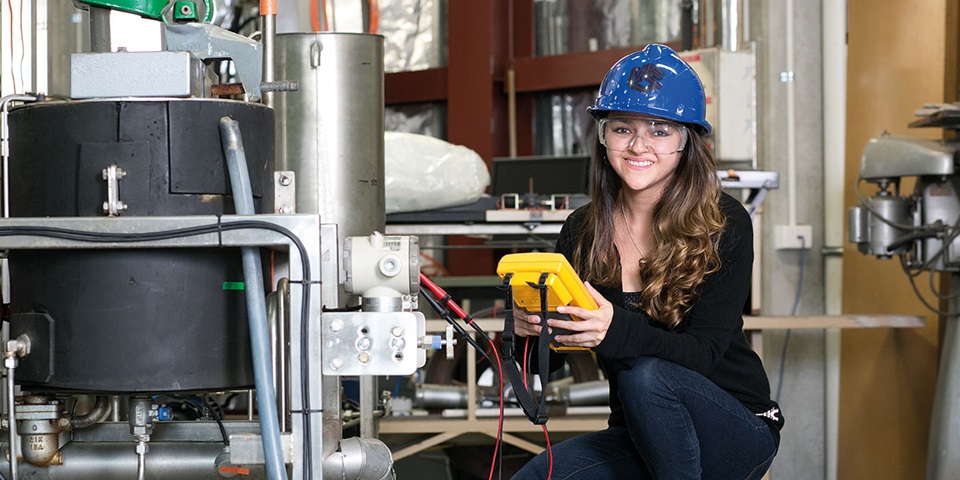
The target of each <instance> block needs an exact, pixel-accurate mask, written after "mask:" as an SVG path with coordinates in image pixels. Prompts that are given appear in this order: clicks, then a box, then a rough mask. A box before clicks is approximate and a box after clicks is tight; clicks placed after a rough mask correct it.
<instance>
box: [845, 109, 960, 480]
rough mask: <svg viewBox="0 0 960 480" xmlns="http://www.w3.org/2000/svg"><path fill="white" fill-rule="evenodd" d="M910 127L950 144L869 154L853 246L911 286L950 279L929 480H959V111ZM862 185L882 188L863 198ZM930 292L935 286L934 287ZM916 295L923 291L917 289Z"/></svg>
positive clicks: (901, 144) (879, 144)
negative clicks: (898, 268) (929, 277)
mask: <svg viewBox="0 0 960 480" xmlns="http://www.w3.org/2000/svg"><path fill="white" fill-rule="evenodd" d="M918 115H920V116H921V119H919V120H916V121H914V122H913V123H911V124H910V126H911V127H938V128H943V129H945V130H946V131H947V132H949V133H950V135H948V136H949V137H951V138H950V139H948V140H922V139H916V138H907V137H894V136H889V135H883V136H880V137H877V138H873V139H871V140H870V141H869V142H867V145H866V146H865V147H864V150H863V156H862V157H861V163H860V174H859V178H858V180H857V195H858V201H857V206H856V207H854V208H851V209H850V212H849V218H848V220H849V241H850V242H854V243H856V244H857V248H858V250H859V251H860V252H861V253H863V254H866V255H875V256H877V257H878V258H891V257H894V256H896V257H898V259H899V261H900V263H901V265H902V266H903V270H904V273H906V274H907V275H908V276H909V278H910V281H911V284H912V283H913V281H914V277H915V276H916V275H918V274H920V273H922V272H924V271H926V272H931V273H932V272H941V273H946V274H949V275H950V288H951V291H950V292H949V293H948V294H942V293H939V292H935V293H937V296H938V297H939V298H940V299H943V300H946V301H947V303H948V304H949V307H948V308H947V309H946V311H941V309H940V308H939V306H937V305H930V304H929V303H927V302H926V301H925V300H924V299H923V297H920V300H921V301H923V302H924V304H925V305H927V307H928V308H930V310H931V311H932V312H934V313H936V314H938V315H941V318H944V319H945V322H944V334H943V343H942V350H941V353H940V367H939V370H938V374H937V375H938V376H937V390H936V395H935V398H934V404H933V418H932V420H931V427H930V445H929V453H928V460H927V476H926V478H927V479H928V480H946V479H948V478H955V476H956V472H957V471H958V469H960V405H958V404H957V403H956V401H955V399H957V398H958V397H960V344H958V340H960V338H958V337H960V329H958V326H957V318H956V317H957V316H958V314H960V176H958V173H960V170H958V166H960V140H958V139H957V132H958V131H960V104H951V105H936V106H932V107H927V108H925V109H924V110H921V111H920V112H918ZM907 177H914V179H915V186H914V188H913V190H912V191H911V192H903V193H901V191H900V185H901V183H902V182H903V181H904V178H907ZM861 182H868V183H871V184H874V185H875V186H876V187H877V189H878V190H877V192H876V194H874V195H873V196H870V197H862V196H861V191H860V184H861ZM931 285H932V283H931ZM914 290H915V291H917V294H918V296H919V291H918V290H917V289H916V285H914Z"/></svg>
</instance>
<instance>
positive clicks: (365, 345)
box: [357, 337, 373, 351]
mask: <svg viewBox="0 0 960 480" xmlns="http://www.w3.org/2000/svg"><path fill="white" fill-rule="evenodd" d="M371 345H373V341H372V340H370V337H360V338H359V339H357V349H358V350H362V351H366V350H370V346H371Z"/></svg>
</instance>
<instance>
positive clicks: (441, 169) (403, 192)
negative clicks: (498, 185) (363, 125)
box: [384, 132, 490, 213]
mask: <svg viewBox="0 0 960 480" xmlns="http://www.w3.org/2000/svg"><path fill="white" fill-rule="evenodd" d="M384 161H385V165H384V174H385V178H384V189H385V195H386V206H387V213H397V212H417V211H421V210H433V209H437V208H445V207H453V206H457V205H465V204H468V203H472V202H475V201H477V200H478V199H479V198H480V197H481V196H482V195H483V193H484V191H485V190H486V189H487V186H489V185H490V173H489V172H488V171H487V165H486V164H485V163H483V159H482V158H480V155H479V154H478V153H477V152H474V151H473V150H470V149H469V148H467V147H464V146H462V145H454V144H452V143H449V142H445V141H443V140H440V139H438V138H434V137H428V136H426V135H418V134H415V133H401V132H386V134H385V135H384Z"/></svg>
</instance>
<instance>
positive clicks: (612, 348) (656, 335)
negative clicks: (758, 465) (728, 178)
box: [534, 194, 783, 443]
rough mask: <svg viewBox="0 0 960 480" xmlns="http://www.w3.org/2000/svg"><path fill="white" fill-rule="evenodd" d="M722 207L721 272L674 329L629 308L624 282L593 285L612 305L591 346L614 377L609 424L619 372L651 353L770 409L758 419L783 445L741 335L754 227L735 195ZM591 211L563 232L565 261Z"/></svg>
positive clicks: (560, 248)
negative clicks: (604, 330) (609, 317)
mask: <svg viewBox="0 0 960 480" xmlns="http://www.w3.org/2000/svg"><path fill="white" fill-rule="evenodd" d="M720 208H721V210H722V212H723V214H724V215H725V216H726V224H725V226H724V229H723V232H722V233H721V236H720V245H719V253H720V261H721V266H720V270H718V271H716V272H714V273H712V274H710V275H708V276H706V277H705V278H704V282H703V284H701V286H700V294H699V297H697V299H696V300H695V302H694V304H693V306H692V308H691V310H690V311H689V313H688V314H687V315H685V316H684V318H683V320H682V321H681V322H680V324H679V325H678V326H677V327H676V328H675V329H673V330H667V329H666V328H665V326H664V325H663V324H662V323H659V322H656V321H654V320H652V319H651V318H650V317H649V316H648V315H647V314H645V313H642V312H637V311H632V310H630V309H629V308H627V307H625V302H624V294H623V290H622V289H621V288H620V287H616V288H604V287H602V286H598V285H594V286H595V287H596V288H597V291H599V292H600V293H601V294H602V295H603V296H604V298H606V299H607V300H608V301H610V303H612V304H613V320H612V322H611V323H610V328H609V330H608V331H607V334H606V336H605V337H604V340H603V341H602V342H600V345H598V346H597V347H595V348H594V351H595V352H596V354H597V357H598V359H599V361H600V365H601V367H602V368H603V370H604V372H605V373H606V375H607V378H608V380H609V382H610V392H611V395H610V408H611V410H612V412H611V415H610V421H609V423H610V425H623V424H624V418H623V406H622V404H621V403H620V399H619V396H618V395H617V394H616V392H617V389H618V381H617V376H618V375H617V372H619V371H620V370H626V369H630V368H632V367H633V364H634V363H635V361H636V359H637V358H638V357H640V356H654V357H658V358H662V359H665V360H670V361H672V362H675V363H678V364H680V365H683V366H684V367H687V368H689V369H691V370H693V371H695V372H698V373H700V374H702V375H703V376H705V377H707V378H708V379H710V380H711V381H712V382H714V383H715V384H717V385H718V386H719V387H720V388H722V389H724V390H726V391H727V392H729V393H730V394H731V395H733V396H734V397H735V398H737V399H738V400H740V401H741V402H742V403H743V404H744V405H745V406H746V407H747V408H748V409H749V410H750V411H752V412H754V413H757V414H763V413H767V415H761V418H763V419H764V420H765V421H766V422H767V423H768V424H769V425H770V426H771V431H772V432H773V434H774V437H775V438H776V441H777V443H779V436H780V435H779V430H780V427H782V425H783V417H782V415H781V414H780V413H779V406H778V405H777V404H776V403H775V402H774V401H773V400H771V399H770V382H769V380H768V379H767V375H766V372H765V371H764V369H763V364H762V362H761V360H760V357H759V356H758V355H757V354H756V352H754V351H753V350H752V349H751V348H750V346H749V345H748V344H747V340H746V337H745V335H744V333H743V315H742V314H743V307H744V305H745V303H746V300H747V295H748V293H749V291H750V275H751V273H752V268H753V225H752V223H751V220H750V216H749V215H748V214H747V212H746V210H745V209H744V208H743V205H742V204H740V202H738V201H737V200H736V199H734V198H733V197H731V196H729V195H727V194H723V195H722V196H721V199H720ZM586 213H587V207H581V208H579V209H577V210H576V211H574V212H573V213H572V214H571V215H570V216H569V217H568V218H567V221H566V222H565V223H564V225H563V228H562V229H561V231H560V235H559V237H558V239H557V247H556V250H557V252H559V253H562V254H564V256H566V257H567V258H568V259H571V260H572V258H573V250H574V247H575V242H576V241H577V239H578V238H579V231H578V229H579V228H581V227H582V225H583V224H584V218H585V216H586ZM575 268H577V266H576V265H575ZM577 269H578V270H581V269H580V268H577ZM581 271H582V270H581ZM534 350H535V349H534ZM551 355H552V357H553V356H555V358H551V362H550V363H551V368H554V367H558V366H559V365H562V363H557V362H558V361H562V357H561V355H562V354H559V353H556V352H552V354H551ZM535 363H536V362H534V364H535ZM774 409H776V410H774ZM771 417H773V418H771Z"/></svg>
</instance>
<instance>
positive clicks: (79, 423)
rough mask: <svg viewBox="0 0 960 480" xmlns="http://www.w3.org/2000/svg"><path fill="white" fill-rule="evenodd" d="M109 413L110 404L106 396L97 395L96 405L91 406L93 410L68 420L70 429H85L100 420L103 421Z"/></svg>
mask: <svg viewBox="0 0 960 480" xmlns="http://www.w3.org/2000/svg"><path fill="white" fill-rule="evenodd" d="M109 411H110V404H109V402H108V400H107V396H106V395H98V396H97V401H96V403H94V404H93V408H91V409H90V411H89V412H87V413H85V414H83V415H80V416H79V417H74V418H73V419H72V420H70V428H72V429H74V430H79V429H81V428H87V427H89V426H91V425H93V424H95V423H97V422H99V421H100V420H103V417H105V416H106V415H107V412H109Z"/></svg>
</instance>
